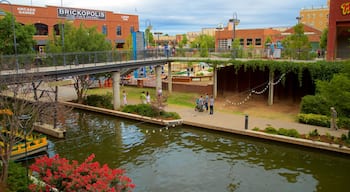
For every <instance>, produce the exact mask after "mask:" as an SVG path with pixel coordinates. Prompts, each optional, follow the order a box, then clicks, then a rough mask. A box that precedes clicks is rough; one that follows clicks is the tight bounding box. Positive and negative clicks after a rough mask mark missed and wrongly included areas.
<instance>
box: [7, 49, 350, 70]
mask: <svg viewBox="0 0 350 192" xmlns="http://www.w3.org/2000/svg"><path fill="white" fill-rule="evenodd" d="M270 51H271V50H270V49H268V48H264V47H262V48H237V49H224V48H220V49H201V48H186V49H185V48H184V49H180V48H176V49H175V50H173V49H169V50H168V49H164V48H158V49H157V48H153V49H147V50H142V51H137V52H133V51H122V50H116V51H101V52H76V53H72V52H69V53H45V54H39V55H38V54H29V55H17V57H15V56H14V55H0V70H1V71H2V70H16V69H32V68H39V67H58V66H66V67H73V66H76V65H80V66H81V65H84V64H104V63H105V64H108V63H109V64H110V63H113V62H114V63H117V62H125V61H131V60H145V59H148V60H150V59H159V58H166V57H184V58H191V57H200V58H234V59H239V58H242V59H267V58H270V53H271V52H270ZM274 51H275V53H274V58H280V59H290V60H313V59H316V58H319V59H324V58H325V52H324V51H317V50H312V49H275V50H274ZM341 51H342V50H338V52H339V53H342V54H343V53H344V54H346V55H348V54H347V53H348V52H349V50H345V51H343V52H341ZM344 54H343V55H344ZM349 56H350V55H349ZM16 60H17V61H16ZM17 63H18V64H17Z"/></svg>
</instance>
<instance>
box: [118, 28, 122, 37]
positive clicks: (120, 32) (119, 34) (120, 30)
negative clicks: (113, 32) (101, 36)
mask: <svg viewBox="0 0 350 192" xmlns="http://www.w3.org/2000/svg"><path fill="white" fill-rule="evenodd" d="M121 35H122V27H121V26H117V36H121Z"/></svg>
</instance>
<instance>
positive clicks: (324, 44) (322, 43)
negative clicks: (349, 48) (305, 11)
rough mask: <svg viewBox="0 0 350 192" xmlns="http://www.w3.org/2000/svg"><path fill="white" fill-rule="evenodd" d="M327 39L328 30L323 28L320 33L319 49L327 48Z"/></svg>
mask: <svg viewBox="0 0 350 192" xmlns="http://www.w3.org/2000/svg"><path fill="white" fill-rule="evenodd" d="M327 38H328V28H325V29H324V30H323V31H322V35H321V39H320V47H321V49H326V48H327Z"/></svg>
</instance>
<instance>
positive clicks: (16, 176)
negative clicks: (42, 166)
mask: <svg viewBox="0 0 350 192" xmlns="http://www.w3.org/2000/svg"><path fill="white" fill-rule="evenodd" d="M0 170H1V169H0ZM8 171H9V172H8V179H7V187H8V189H9V190H10V191H18V192H25V191H29V190H28V187H27V183H26V182H27V178H26V168H25V167H23V166H22V165H21V164H19V163H15V162H13V161H10V164H9V170H8ZM31 183H32V182H31V180H30V179H28V185H29V184H31ZM0 191H1V190H0Z"/></svg>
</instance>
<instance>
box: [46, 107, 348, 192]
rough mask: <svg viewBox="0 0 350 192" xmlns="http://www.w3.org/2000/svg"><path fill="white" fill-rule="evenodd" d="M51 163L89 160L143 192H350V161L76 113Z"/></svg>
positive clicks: (222, 135) (185, 129) (244, 139)
mask: <svg viewBox="0 0 350 192" xmlns="http://www.w3.org/2000/svg"><path fill="white" fill-rule="evenodd" d="M70 116H71V119H68V120H67V124H68V127H67V129H68V130H67V137H66V139H65V140H56V139H53V138H51V139H50V141H51V143H50V150H49V153H50V155H53V154H56V153H58V154H60V156H62V157H65V158H68V159H75V160H79V161H83V160H84V159H85V158H86V157H88V156H89V155H90V154H92V153H94V154H95V155H96V158H95V160H96V161H99V162H100V163H101V164H108V165H109V166H110V167H112V168H118V167H119V168H122V169H125V170H126V173H127V175H128V176H129V177H131V178H132V180H133V182H134V183H135V184H136V188H135V190H134V191H138V192H147V191H150V192H151V191H152V192H164V191H181V192H197V191H198V192H206V191H208V192H216V191H217V192H225V191H242V192H247V191H253V192H254V191H268V192H274V191H276V192H281V191H283V192H288V191H295V192H309V191H330V192H335V191H349V189H350V184H349V181H350V157H349V156H344V155H339V154H336V153H329V152H325V151H319V150H311V149H308V148H302V147H297V146H294V145H287V144H281V143H277V142H271V141H265V140H260V139H253V138H249V137H243V136H237V135H233V134H229V133H222V132H214V131H208V130H204V129H199V128H193V127H187V126H178V127H175V128H173V127H171V128H166V127H160V126H156V125H150V124H145V123H142V122H138V121H132V120H127V119H119V118H116V117H110V116H104V115H100V114H96V113H90V112H83V111H73V112H72V114H71V115H70Z"/></svg>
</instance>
